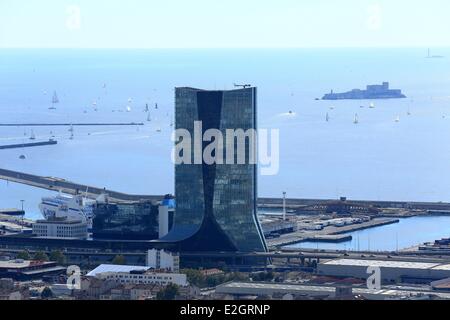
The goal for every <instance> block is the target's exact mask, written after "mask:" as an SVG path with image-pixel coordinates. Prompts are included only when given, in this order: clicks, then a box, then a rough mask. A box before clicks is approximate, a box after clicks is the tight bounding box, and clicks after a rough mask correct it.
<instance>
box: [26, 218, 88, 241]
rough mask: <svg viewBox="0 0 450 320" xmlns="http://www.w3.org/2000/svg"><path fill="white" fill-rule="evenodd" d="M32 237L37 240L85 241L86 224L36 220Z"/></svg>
mask: <svg viewBox="0 0 450 320" xmlns="http://www.w3.org/2000/svg"><path fill="white" fill-rule="evenodd" d="M33 235H35V236H36V237H39V238H57V239H87V237H88V223H87V222H86V221H81V220H71V219H67V218H52V219H47V220H38V221H36V223H34V224H33Z"/></svg>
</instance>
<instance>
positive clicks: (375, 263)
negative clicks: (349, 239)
mask: <svg viewBox="0 0 450 320" xmlns="http://www.w3.org/2000/svg"><path fill="white" fill-rule="evenodd" d="M321 265H333V266H355V267H380V268H401V269H433V268H436V267H440V266H441V264H439V263H430V262H409V261H387V260H386V261H384V260H357V259H336V260H331V261H328V262H324V263H321ZM447 266H448V268H449V270H450V265H447Z"/></svg>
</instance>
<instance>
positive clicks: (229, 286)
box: [216, 282, 450, 299]
mask: <svg viewBox="0 0 450 320" xmlns="http://www.w3.org/2000/svg"><path fill="white" fill-rule="evenodd" d="M255 290H270V291H273V292H279V293H282V294H283V293H296V294H309V295H311V294H317V295H321V294H327V295H334V293H335V292H336V288H335V287H330V286H320V285H298V284H277V283H250V282H231V283H226V284H222V285H219V286H218V287H217V289H216V291H217V292H218V293H225V294H226V293H231V294H253V293H255V292H256V291H255ZM353 294H356V295H357V294H360V295H375V296H378V297H380V298H387V297H392V296H395V297H402V296H408V297H409V296H411V295H427V294H432V295H436V296H439V297H441V298H445V299H450V294H449V293H441V292H434V291H427V290H420V289H419V290H408V289H407V288H404V289H402V288H398V289H391V288H385V289H381V290H369V289H366V288H353Z"/></svg>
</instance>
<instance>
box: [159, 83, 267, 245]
mask: <svg viewBox="0 0 450 320" xmlns="http://www.w3.org/2000/svg"><path fill="white" fill-rule="evenodd" d="M175 109H176V110H175V111H176V119H175V120H176V129H185V130H187V131H188V132H189V133H190V135H191V137H192V140H194V132H195V130H194V122H195V121H201V123H202V132H201V133H202V134H203V133H205V132H206V131H207V130H208V129H218V130H220V132H221V133H222V135H223V137H225V136H226V130H227V129H232V130H236V129H242V130H244V131H246V130H248V129H256V88H244V89H239V90H230V91H206V90H200V89H194V88H176V90H175ZM209 143H210V142H208V143H205V142H203V144H202V145H201V149H202V150H201V151H203V150H204V149H205V147H206V146H207V145H208V144H209ZM194 145H195V143H193V144H192V149H191V153H192V155H191V156H192V159H194V158H195V155H194V153H195V146H194ZM254 147H256V146H252V145H251V144H250V141H249V140H245V151H246V161H245V164H236V162H235V163H234V164H225V163H224V164H206V163H205V162H204V161H202V162H201V164H186V163H183V164H176V165H175V197H176V210H175V218H174V226H173V229H172V230H171V232H170V233H169V234H168V235H167V236H166V237H165V238H163V239H161V240H163V241H168V242H171V241H174V242H178V243H179V245H180V247H181V249H182V250H187V251H239V252H254V251H256V252H262V251H267V247H266V243H265V239H264V235H263V233H262V231H261V227H260V224H259V221H258V217H257V215H256V199H257V181H256V177H257V165H256V163H255V162H251V163H250V161H248V160H249V157H248V155H249V152H250V151H251V149H252V148H254ZM236 148H237V146H236V144H235V158H236V155H237V150H236ZM197 151H198V150H197ZM224 154H225V152H224Z"/></svg>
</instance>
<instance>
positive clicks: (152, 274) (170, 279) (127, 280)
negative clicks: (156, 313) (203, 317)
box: [87, 264, 188, 286]
mask: <svg viewBox="0 0 450 320" xmlns="http://www.w3.org/2000/svg"><path fill="white" fill-rule="evenodd" d="M87 276H88V277H95V278H98V279H103V280H111V281H115V282H117V283H121V284H157V285H163V286H166V285H168V284H176V285H178V286H187V285H188V282H187V277H186V275H185V274H181V273H171V272H167V271H166V270H157V269H153V268H150V267H144V266H123V265H111V264H102V265H100V266H98V267H97V268H95V269H94V270H92V271H90V272H89V273H88V274H87Z"/></svg>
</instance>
